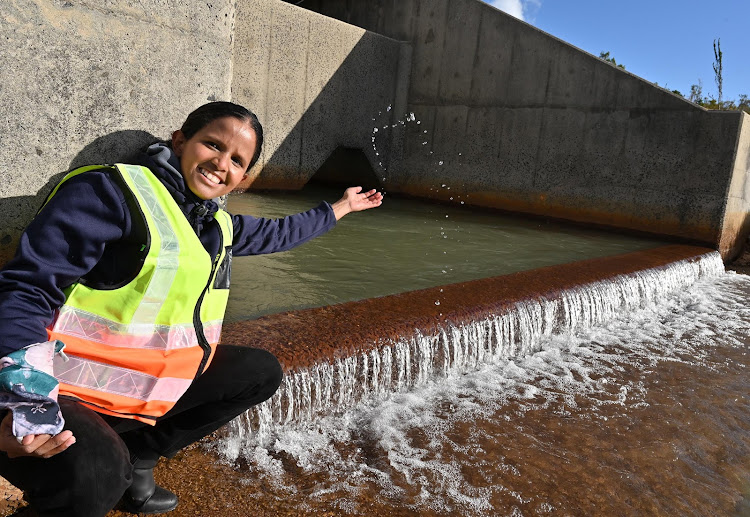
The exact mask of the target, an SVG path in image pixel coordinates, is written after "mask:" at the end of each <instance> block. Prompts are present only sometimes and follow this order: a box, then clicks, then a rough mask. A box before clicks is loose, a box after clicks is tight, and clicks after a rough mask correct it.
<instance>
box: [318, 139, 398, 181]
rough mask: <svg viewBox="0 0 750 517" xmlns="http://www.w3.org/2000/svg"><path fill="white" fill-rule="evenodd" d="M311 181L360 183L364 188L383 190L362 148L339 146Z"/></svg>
mask: <svg viewBox="0 0 750 517" xmlns="http://www.w3.org/2000/svg"><path fill="white" fill-rule="evenodd" d="M309 183H321V184H324V185H332V186H336V187H345V188H346V187H352V186H355V185H359V186H361V187H362V189H363V190H370V189H378V190H382V188H383V185H382V184H381V183H380V181H378V178H377V176H376V174H375V171H374V170H373V169H372V166H371V165H370V161H369V160H368V159H367V157H366V156H365V154H364V153H363V152H362V150H361V149H351V148H348V147H339V148H337V149H336V150H335V151H333V153H331V155H330V156H329V157H328V159H327V160H326V161H325V162H324V163H323V165H321V166H320V169H318V171H317V172H316V173H315V174H313V176H312V178H310V181H309Z"/></svg>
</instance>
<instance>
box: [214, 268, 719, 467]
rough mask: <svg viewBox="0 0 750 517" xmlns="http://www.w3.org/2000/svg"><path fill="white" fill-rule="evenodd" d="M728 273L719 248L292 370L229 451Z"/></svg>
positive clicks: (525, 350) (244, 423)
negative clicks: (285, 427)
mask: <svg viewBox="0 0 750 517" xmlns="http://www.w3.org/2000/svg"><path fill="white" fill-rule="evenodd" d="M723 272H724V266H723V263H722V261H721V258H720V256H719V254H718V253H710V254H706V255H703V256H701V257H699V258H698V259H691V260H683V261H678V262H675V263H672V264H669V265H667V266H664V267H661V268H654V269H648V270H644V271H640V272H636V273H633V274H624V275H618V276H616V277H614V278H611V279H608V280H603V281H599V282H594V283H590V284H585V285H581V286H578V287H575V288H572V289H568V290H565V291H561V292H559V293H557V294H555V295H554V296H548V297H546V298H540V299H534V300H526V301H523V302H519V303H516V304H514V305H513V306H512V308H510V309H509V310H507V311H505V312H503V313H502V314H495V315H493V316H492V317H489V318H485V319H482V320H478V321H473V322H470V323H468V324H466V325H463V326H455V325H443V326H441V327H439V330H438V331H436V332H435V333H434V334H432V335H423V334H419V333H418V334H415V335H413V336H404V337H403V338H402V339H401V340H399V341H398V342H391V343H386V344H383V345H382V346H380V347H378V348H374V349H372V350H368V351H363V352H362V353H361V354H360V355H358V356H351V357H347V358H343V359H337V360H336V361H335V362H334V363H332V364H318V365H315V366H314V367H312V368H309V369H305V370H301V371H296V372H292V373H290V374H289V375H287V376H286V377H285V378H284V381H283V383H282V386H281V387H280V389H279V391H278V392H277V394H276V395H274V397H272V398H271V399H270V400H268V401H266V402H264V403H263V404H260V405H259V406H256V407H255V408H253V409H251V410H250V411H248V412H247V413H245V414H244V415H242V416H241V417H239V418H237V419H235V420H234V421H233V422H232V423H231V424H230V426H229V437H228V438H227V439H226V440H225V444H224V446H223V453H224V454H225V455H226V456H228V457H229V458H237V457H238V456H239V455H240V454H242V453H243V451H246V450H249V449H250V448H252V447H253V446H256V445H264V444H267V443H269V442H271V441H272V440H273V439H274V433H275V430H276V429H279V428H280V427H284V426H294V425H296V424H298V423H304V422H309V421H311V420H313V419H316V418H320V417H322V416H323V415H327V414H331V413H335V412H341V411H344V410H346V409H347V408H350V407H352V406H353V405H355V404H356V403H358V402H361V401H364V400H382V399H386V398H388V397H390V396H392V395H393V394H394V393H398V392H403V391H405V390H408V389H410V388H413V387H415V386H420V385H422V384H425V383H427V382H428V381H434V380H435V379H440V378H445V377H449V376H455V375H460V374H464V373H468V372H471V371H476V370H477V369H480V368H481V367H482V366H483V365H487V364H493V363H497V362H499V361H504V360H508V359H513V358H523V357H527V356H529V355H530V354H533V353H534V352H537V351H539V350H540V347H541V344H542V343H543V341H544V340H545V339H549V338H550V337H551V336H553V335H556V334H563V333H569V332H573V331H580V330H582V329H587V328H589V327H592V326H595V325H600V324H602V323H604V322H606V321H609V320H610V319H612V318H614V317H615V316H616V315H617V314H619V313H621V312H622V311H626V310H632V309H634V308H637V307H639V306H642V305H643V304H646V303H650V302H653V301H655V300H659V299H661V298H662V297H664V296H665V295H667V294H668V293H670V292H673V291H676V290H679V289H684V288H685V287H687V286H690V285H692V284H693V283H695V282H696V281H697V280H698V279H700V278H702V277H711V276H717V275H720V274H722V273H723ZM532 396H533V394H532ZM625 396H627V393H626V394H625ZM623 400H624V399H623Z"/></svg>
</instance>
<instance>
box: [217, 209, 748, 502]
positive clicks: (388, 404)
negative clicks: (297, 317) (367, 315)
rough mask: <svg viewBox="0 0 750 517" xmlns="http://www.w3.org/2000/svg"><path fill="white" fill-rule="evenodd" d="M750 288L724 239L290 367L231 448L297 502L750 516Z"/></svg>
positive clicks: (228, 443)
mask: <svg viewBox="0 0 750 517" xmlns="http://www.w3.org/2000/svg"><path fill="white" fill-rule="evenodd" d="M363 215H364V214H363ZM337 231H338V230H337ZM237 262H239V260H238V261H237ZM493 274H496V273H493ZM235 287H236V286H235ZM748 302H750V277H748V276H745V275H738V274H734V273H731V272H729V273H725V272H724V270H723V266H722V264H721V261H720V259H719V257H718V255H716V254H715V255H710V256H707V257H706V258H704V259H702V260H701V261H699V262H697V263H689V262H684V263H677V264H674V265H672V266H670V267H667V268H663V269H659V270H653V271H648V272H644V273H641V274H637V275H631V276H628V277H621V278H617V279H615V280H613V281H608V282H600V283H598V284H595V285H591V286H586V287H582V288H580V289H575V290H571V291H570V292H566V293H562V294H561V296H560V297H559V298H557V299H554V300H537V301H533V300H532V301H528V302H526V303H521V304H518V305H517V306H516V307H515V309H514V310H513V311H511V312H509V313H508V314H502V315H497V316H496V317H494V318H490V319H488V320H486V321H480V322H474V323H473V324H471V325H467V326H466V327H465V328H448V329H443V331H442V332H440V333H438V334H437V335H435V336H419V337H417V338H414V339H410V340H404V341H403V342H399V343H393V344H392V345H391V346H386V347H384V348H381V349H379V350H376V351H370V352H367V353H363V354H362V355H361V356H359V357H352V358H349V359H347V360H342V361H340V362H339V363H338V364H336V365H320V366H319V367H316V368H312V369H310V370H307V371H302V372H296V374H293V375H290V376H287V378H286V379H285V383H284V385H283V387H282V389H281V390H280V391H279V393H278V394H277V395H276V396H274V398H273V399H271V401H269V402H267V403H266V404H264V405H263V406H262V407H260V408H258V409H256V410H255V411H254V412H251V413H249V414H248V415H247V416H246V417H244V418H241V419H238V420H236V421H235V422H234V423H233V424H232V425H231V426H230V429H229V435H228V436H227V437H226V438H225V439H223V440H221V441H220V442H218V444H217V445H216V447H217V448H218V450H219V451H220V452H221V453H222V454H223V456H224V457H225V458H226V460H227V461H229V462H232V463H233V464H234V465H235V468H236V472H237V476H238V478H239V483H244V484H246V485H247V493H248V494H249V495H248V497H251V498H257V500H258V504H259V507H261V508H262V507H271V508H279V507H281V508H284V510H285V511H286V512H288V514H291V515H383V516H385V515H389V516H392V515H750V438H749V436H750V403H749V402H750V401H749V400H748V388H749V387H750V382H749V381H748V379H747V369H748V367H750V357H748V355H747V349H748V345H750V337H749V336H750V307H749V306H748Z"/></svg>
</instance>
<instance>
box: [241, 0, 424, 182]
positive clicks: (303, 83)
mask: <svg viewBox="0 0 750 517" xmlns="http://www.w3.org/2000/svg"><path fill="white" fill-rule="evenodd" d="M409 59H410V46H408V45H403V44H400V43H399V42H397V41H394V40H392V39H390V38H386V37H384V36H380V35H378V34H374V33H372V32H367V31H365V30H363V29H361V28H359V27H355V26H353V25H349V24H346V23H343V22H340V21H338V20H334V19H332V18H328V17H325V16H321V15H319V14H316V13H313V12H310V11H307V10H304V9H300V8H298V7H295V6H292V5H289V4H287V3H285V2H282V1H280V0H270V1H269V0H244V1H242V2H239V3H238V6H237V25H236V29H235V44H234V76H233V80H232V98H233V100H235V101H236V102H239V103H241V104H244V105H246V106H248V107H249V108H250V109H252V110H254V111H255V112H256V113H257V114H258V116H259V118H260V120H261V122H262V123H263V126H264V131H265V143H264V149H263V155H262V157H261V160H260V161H259V163H258V165H257V166H256V167H255V168H254V169H253V170H252V171H251V174H250V177H249V178H248V180H247V181H246V182H245V183H243V184H242V185H241V186H242V187H244V188H246V187H249V186H252V187H253V188H256V189H257V188H291V189H296V188H301V187H302V186H303V185H304V184H305V183H306V182H307V181H308V179H309V178H310V177H311V176H312V175H313V174H315V172H316V171H317V170H318V168H319V167H320V166H321V165H322V164H323V163H324V162H325V160H326V158H328V157H329V156H330V155H331V153H332V152H333V151H334V150H335V149H336V148H337V147H340V146H342V147H351V148H358V149H361V150H362V151H363V152H365V154H366V155H367V157H368V159H369V161H370V163H371V164H373V165H374V166H377V164H378V162H379V161H386V160H388V159H392V158H393V156H394V155H395V154H397V153H396V148H395V147H394V152H389V153H384V154H383V155H382V157H381V156H380V153H378V155H377V156H376V154H375V153H376V152H377V151H375V150H374V149H373V146H372V130H373V119H374V117H376V116H377V114H378V113H381V115H380V117H379V122H381V123H389V124H390V123H392V122H393V119H394V113H397V112H400V111H403V110H404V109H405V103H406V95H407V87H408V78H409V75H408V70H409V66H410V62H409ZM404 63H406V64H404ZM389 106H390V107H391V110H390V111H388V107H389ZM402 138H403V137H401V139H402ZM389 150H390V147H389Z"/></svg>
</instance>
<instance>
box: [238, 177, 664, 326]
mask: <svg viewBox="0 0 750 517" xmlns="http://www.w3.org/2000/svg"><path fill="white" fill-rule="evenodd" d="M341 192H342V191H341V190H339V189H331V188H324V187H307V188H305V189H304V190H302V191H300V192H283V193H279V192H275V193H274V192H270V193H245V194H239V195H232V196H230V197H229V200H228V209H229V211H230V212H233V213H238V214H252V215H255V216H259V217H283V216H285V215H288V214H291V213H295V212H301V211H304V210H308V209H309V208H311V207H313V206H315V205H317V204H318V203H319V202H320V201H321V200H326V201H329V202H333V201H335V200H337V199H338V198H339V197H340V196H341ZM660 244H663V243H662V242H659V241H656V240H653V239H646V238H638V237H633V236H627V235H622V234H617V233H613V232H606V231H601V230H592V229H586V228H583V227H575V226H565V225H562V224H559V223H553V222H545V221H543V220H530V219H522V218H518V217H512V216H507V215H499V214H497V213H489V212H482V211H477V210H471V209H469V208H468V207H465V206H461V205H459V206H444V205H436V204H433V203H427V202H424V201H417V200H412V199H403V198H388V197H387V196H386V199H385V201H384V203H383V205H382V206H381V207H379V208H377V209H375V210H369V211H366V212H361V213H356V214H350V215H348V216H346V217H345V218H344V219H342V220H341V221H340V222H339V224H338V225H337V227H336V228H335V229H334V230H333V231H331V232H330V233H328V234H326V235H324V236H322V237H319V238H317V239H314V240H312V241H310V242H308V243H306V244H305V245H303V246H301V247H299V248H296V249H294V250H291V251H287V252H283V253H275V254H272V255H260V256H254V257H240V258H237V259H235V260H234V261H233V263H232V291H231V297H230V300H229V306H228V307H227V320H228V321H237V320H243V319H251V318H256V317H258V316H261V315H263V314H270V313H275V312H281V311H285V310H295V309H302V308H308V307H318V306H322V305H331V304H334V303H341V302H346V301H352V300H361V299H363V298H371V297H376V296H385V295H389V294H395V293H400V292H405V291H411V290H415V289H423V288H427V287H434V286H437V285H443V284H449V283H455V282H463V281H466V280H474V279H478V278H486V277H490V276H495V275H503V274H508V273H514V272H516V271H523V270H527V269H535V268H538V267H542V266H548V265H552V264H563V263H567V262H573V261H575V260H583V259H587V258H594V257H602V256H608V255H616V254H619V253H626V252H628V251H635V250H639V249H645V248H651V247H655V246H658V245H660Z"/></svg>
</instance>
